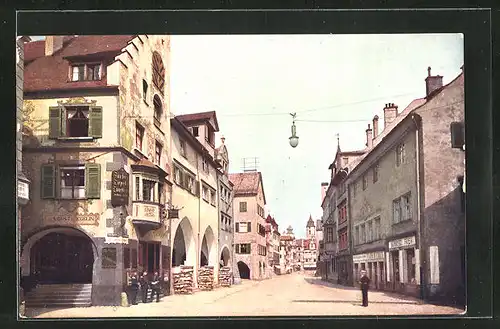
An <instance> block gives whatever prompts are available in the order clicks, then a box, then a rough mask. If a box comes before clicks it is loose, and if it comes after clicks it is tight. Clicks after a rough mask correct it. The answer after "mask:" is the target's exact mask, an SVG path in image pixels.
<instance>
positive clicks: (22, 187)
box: [17, 181, 30, 200]
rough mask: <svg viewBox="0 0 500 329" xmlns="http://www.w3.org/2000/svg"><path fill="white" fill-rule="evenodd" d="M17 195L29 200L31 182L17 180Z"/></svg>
mask: <svg viewBox="0 0 500 329" xmlns="http://www.w3.org/2000/svg"><path fill="white" fill-rule="evenodd" d="M17 196H18V198H20V199H24V200H29V199H30V192H29V184H28V183H26V182H23V181H18V182H17Z"/></svg>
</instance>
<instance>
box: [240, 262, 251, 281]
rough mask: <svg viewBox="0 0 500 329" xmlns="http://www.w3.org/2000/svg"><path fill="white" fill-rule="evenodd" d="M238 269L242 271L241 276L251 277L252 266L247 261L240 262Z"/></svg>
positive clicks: (243, 277) (244, 277)
mask: <svg viewBox="0 0 500 329" xmlns="http://www.w3.org/2000/svg"><path fill="white" fill-rule="evenodd" d="M238 271H239V272H240V278H242V279H247V280H248V279H250V274H251V273H250V267H249V266H248V265H247V264H246V263H245V262H242V261H239V262H238Z"/></svg>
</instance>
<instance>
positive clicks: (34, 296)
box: [26, 284, 92, 308]
mask: <svg viewBox="0 0 500 329" xmlns="http://www.w3.org/2000/svg"><path fill="white" fill-rule="evenodd" d="M91 297H92V284H46V285H45V284H43V285H38V286H37V287H36V288H35V289H33V290H32V291H30V292H29V293H27V294H26V306H27V307H45V308H48V307H87V306H90V305H91V304H92V302H91Z"/></svg>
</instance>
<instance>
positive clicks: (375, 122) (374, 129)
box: [373, 115, 378, 139]
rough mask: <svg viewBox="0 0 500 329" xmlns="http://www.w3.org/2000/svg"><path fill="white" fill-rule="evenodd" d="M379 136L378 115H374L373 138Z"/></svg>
mask: <svg viewBox="0 0 500 329" xmlns="http://www.w3.org/2000/svg"><path fill="white" fill-rule="evenodd" d="M377 136H378V115H376V116H374V117H373V138H374V139H375V137H377Z"/></svg>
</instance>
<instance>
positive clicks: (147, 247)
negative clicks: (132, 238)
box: [139, 241, 160, 274]
mask: <svg viewBox="0 0 500 329" xmlns="http://www.w3.org/2000/svg"><path fill="white" fill-rule="evenodd" d="M139 255H140V259H139V266H140V267H141V268H142V270H143V271H147V272H148V273H149V274H153V273H154V272H160V243H159V242H144V241H140V242H139Z"/></svg>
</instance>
